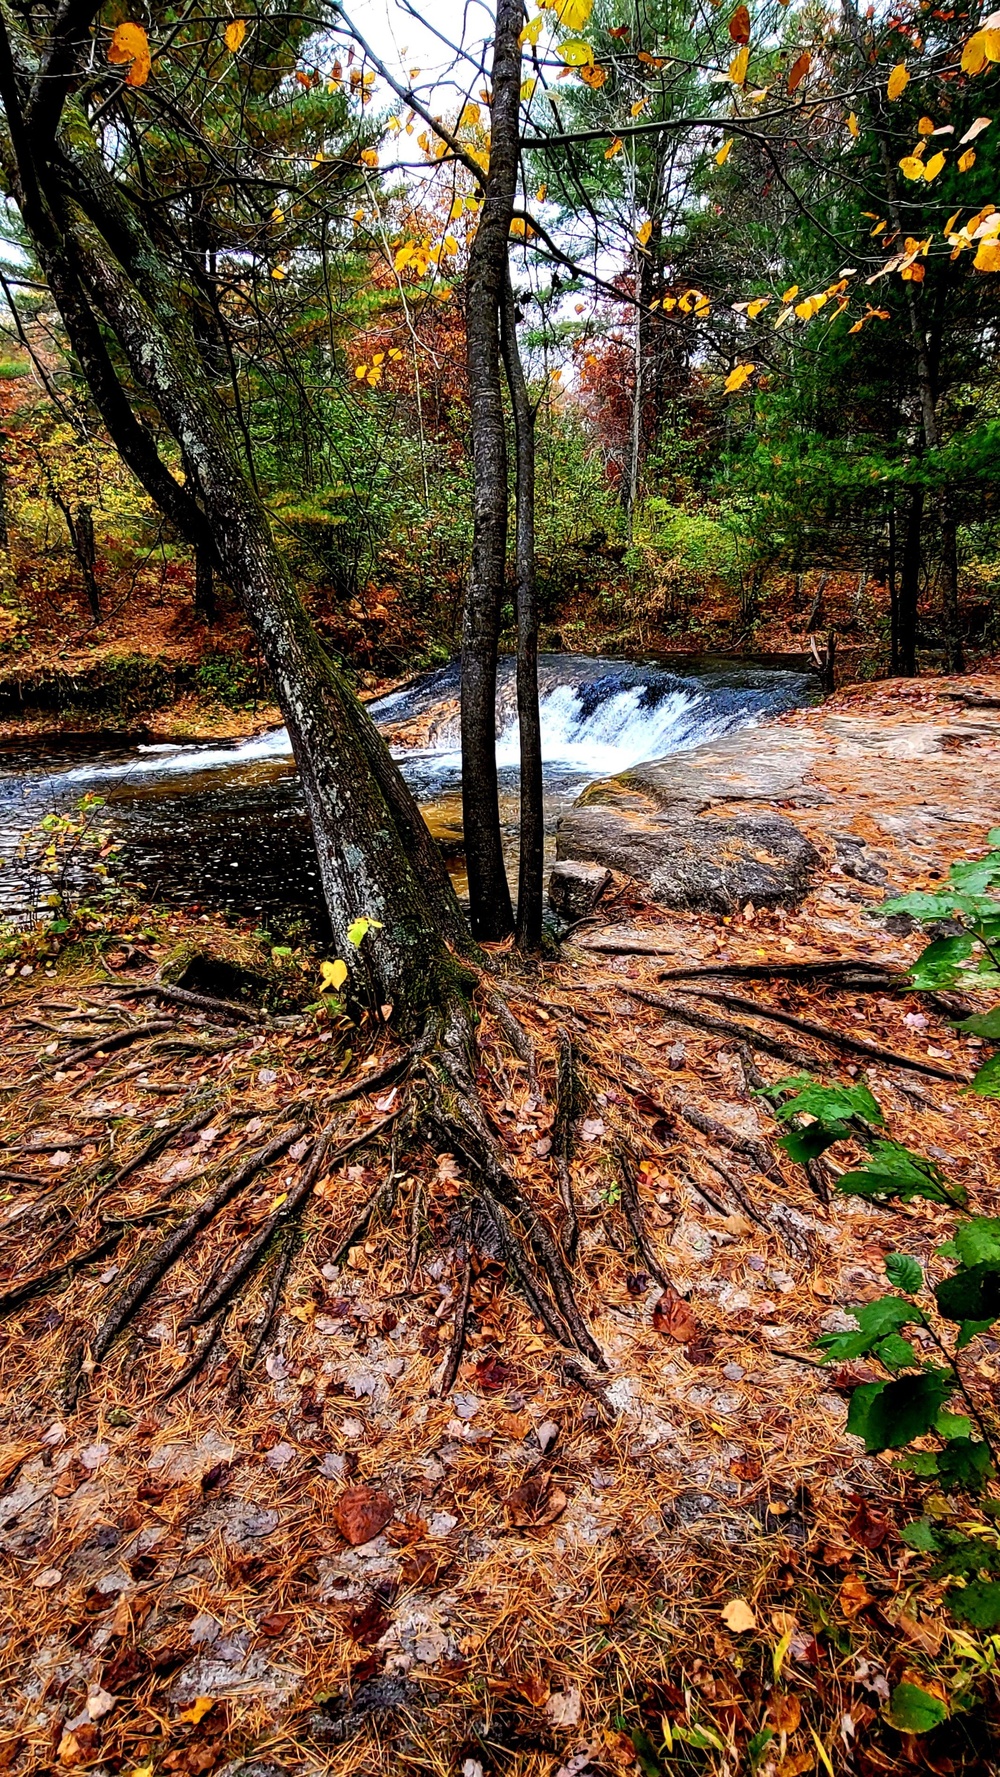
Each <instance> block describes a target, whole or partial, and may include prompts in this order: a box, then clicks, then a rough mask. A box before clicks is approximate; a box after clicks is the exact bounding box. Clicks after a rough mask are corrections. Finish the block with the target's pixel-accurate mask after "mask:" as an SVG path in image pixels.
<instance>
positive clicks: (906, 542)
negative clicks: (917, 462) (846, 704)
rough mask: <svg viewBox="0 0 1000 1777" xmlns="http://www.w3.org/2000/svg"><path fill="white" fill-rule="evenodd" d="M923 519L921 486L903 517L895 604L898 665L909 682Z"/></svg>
mask: <svg viewBox="0 0 1000 1777" xmlns="http://www.w3.org/2000/svg"><path fill="white" fill-rule="evenodd" d="M923 519H924V490H923V488H922V487H915V488H914V489H913V490H912V492H911V494H910V504H909V508H908V510H907V514H906V530H905V531H904V533H903V559H902V562H901V564H900V575H899V598H898V601H897V636H898V651H899V659H898V663H897V664H898V670H899V672H900V673H901V674H902V676H903V678H904V679H912V678H913V676H914V674H915V673H916V670H917V607H918V605H919V603H920V532H921V527H922V525H923Z"/></svg>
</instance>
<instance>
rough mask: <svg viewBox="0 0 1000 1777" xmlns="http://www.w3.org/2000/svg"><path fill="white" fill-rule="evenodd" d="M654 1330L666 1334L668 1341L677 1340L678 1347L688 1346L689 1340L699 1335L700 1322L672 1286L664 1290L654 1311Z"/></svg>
mask: <svg viewBox="0 0 1000 1777" xmlns="http://www.w3.org/2000/svg"><path fill="white" fill-rule="evenodd" d="M653 1330H654V1332H657V1333H664V1334H665V1335H666V1337H667V1338H668V1339H676V1341H677V1343H678V1345H687V1343H688V1341H689V1340H692V1339H695V1338H696V1337H697V1334H698V1322H697V1321H696V1320H695V1317H694V1315H693V1314H692V1312H691V1309H690V1307H689V1306H688V1304H687V1302H685V1300H684V1297H683V1296H679V1295H678V1294H677V1291H676V1290H675V1289H674V1288H673V1287H672V1286H671V1287H669V1288H667V1289H665V1290H664V1292H663V1294H662V1296H661V1297H660V1299H659V1301H658V1302H657V1303H656V1306H655V1307H654V1309H653Z"/></svg>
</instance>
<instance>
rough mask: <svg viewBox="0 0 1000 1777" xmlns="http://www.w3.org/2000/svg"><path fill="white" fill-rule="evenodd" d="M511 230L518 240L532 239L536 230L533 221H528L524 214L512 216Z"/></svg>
mask: <svg viewBox="0 0 1000 1777" xmlns="http://www.w3.org/2000/svg"><path fill="white" fill-rule="evenodd" d="M510 232H511V234H512V235H513V236H514V237H515V238H516V239H517V240H524V241H530V239H531V237H532V235H533V234H534V232H535V231H534V229H533V228H532V226H531V223H530V222H526V221H525V220H524V217H523V216H512V217H511V224H510Z"/></svg>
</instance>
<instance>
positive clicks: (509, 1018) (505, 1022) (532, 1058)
mask: <svg viewBox="0 0 1000 1777" xmlns="http://www.w3.org/2000/svg"><path fill="white" fill-rule="evenodd" d="M486 1002H487V1005H488V1006H489V1008H490V1011H491V1012H492V1013H493V1016H494V1018H495V1019H496V1021H497V1023H498V1024H499V1026H500V1029H501V1030H502V1031H503V1034H504V1036H505V1037H506V1038H507V1041H508V1043H509V1044H510V1046H511V1048H512V1049H513V1051H514V1054H515V1055H516V1056H517V1057H518V1060H519V1061H523V1062H524V1065H525V1067H526V1068H527V1070H528V1080H529V1083H530V1085H531V1087H532V1090H534V1089H535V1088H536V1087H537V1085H538V1058H537V1056H536V1054H535V1045H534V1043H533V1042H532V1040H531V1038H530V1037H529V1035H528V1033H527V1031H526V1030H525V1029H524V1026H523V1025H521V1024H519V1023H518V1021H517V1019H516V1018H515V1017H514V1014H513V1013H512V1011H511V1009H510V1007H509V1006H508V1005H507V1004H506V1002H505V1001H504V1000H503V999H502V998H501V996H500V994H499V993H498V992H497V991H496V989H495V988H494V989H491V990H490V991H488V992H487V995H486Z"/></svg>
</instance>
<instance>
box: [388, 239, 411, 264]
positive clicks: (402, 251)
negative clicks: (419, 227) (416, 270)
mask: <svg viewBox="0 0 1000 1777" xmlns="http://www.w3.org/2000/svg"><path fill="white" fill-rule="evenodd" d="M413 252H414V248H413V242H412V241H404V242H403V245H402V246H401V247H400V248H399V249H398V250H397V252H396V256H395V258H394V259H393V262H392V268H393V271H402V270H403V268H404V266H407V265H409V263H410V260H411V259H412V258H413Z"/></svg>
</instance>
